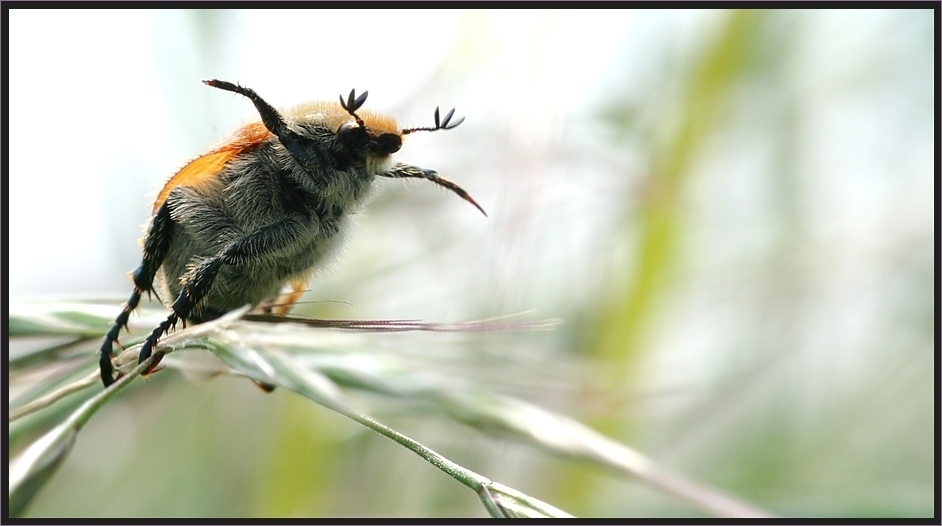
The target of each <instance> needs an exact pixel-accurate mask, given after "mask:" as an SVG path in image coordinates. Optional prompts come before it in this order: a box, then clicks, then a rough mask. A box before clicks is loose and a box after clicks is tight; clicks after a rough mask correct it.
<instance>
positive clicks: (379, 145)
mask: <svg viewBox="0 0 942 526" xmlns="http://www.w3.org/2000/svg"><path fill="white" fill-rule="evenodd" d="M373 144H374V149H375V151H376V153H378V154H381V155H389V154H391V153H396V152H398V151H399V148H402V137H400V136H398V135H396V134H394V133H384V134H382V135H380V136H379V137H377V138H376V139H375V140H374V141H373Z"/></svg>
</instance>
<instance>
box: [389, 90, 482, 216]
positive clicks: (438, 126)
mask: <svg viewBox="0 0 942 526" xmlns="http://www.w3.org/2000/svg"><path fill="white" fill-rule="evenodd" d="M454 115H455V109H454V108H452V109H451V110H449V111H448V113H447V114H446V115H445V118H444V119H442V120H439V118H438V107H437V106H436V107H435V127H434V128H433V127H423V128H409V129H407V130H402V134H403V135H408V134H410V133H414V132H417V131H438V130H450V129H452V128H456V127H457V126H458V125H459V124H461V123H462V122H464V117H461V118H460V119H458V120H457V122H454V123H450V122H451V118H452V117H454ZM481 211H482V212H483V210H481ZM485 215H487V214H485Z"/></svg>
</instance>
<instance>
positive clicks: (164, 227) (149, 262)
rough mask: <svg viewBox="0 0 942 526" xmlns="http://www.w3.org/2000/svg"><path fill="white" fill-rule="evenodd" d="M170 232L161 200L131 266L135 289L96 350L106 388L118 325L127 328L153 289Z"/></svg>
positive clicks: (167, 212)
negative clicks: (134, 265)
mask: <svg viewBox="0 0 942 526" xmlns="http://www.w3.org/2000/svg"><path fill="white" fill-rule="evenodd" d="M172 234H173V220H172V219H171V218H170V208H169V207H168V205H167V203H164V204H163V205H162V206H161V207H160V208H158V209H157V212H155V213H154V216H153V218H152V219H151V224H150V227H149V228H148V230H147V236H146V238H145V239H144V258H143V260H142V261H141V265H140V266H139V267H137V268H136V269H134V272H132V273H131V276H132V278H133V281H134V291H133V292H131V296H130V297H128V301H127V303H125V305H124V308H123V309H122V310H121V313H120V314H118V317H117V318H115V320H114V323H113V324H112V325H111V329H109V330H108V333H107V334H106V335H105V339H104V340H103V341H102V342H101V348H100V349H99V351H98V352H99V356H98V366H99V369H100V370H101V381H102V383H103V384H105V387H108V386H109V385H111V384H112V383H114V380H115V378H114V366H113V365H112V364H111V358H112V357H113V356H114V349H113V344H114V343H118V344H119V345H120V343H119V342H118V335H119V334H120V333H121V328H122V327H124V328H127V326H128V319H129V318H130V316H131V313H132V312H133V311H134V309H136V308H137V306H138V304H140V302H141V295H143V294H144V293H145V292H147V293H148V294H149V293H151V292H153V291H154V277H155V276H156V275H157V269H158V268H160V264H161V263H162V262H163V260H164V257H166V255H167V250H168V249H169V248H170V238H171V236H172Z"/></svg>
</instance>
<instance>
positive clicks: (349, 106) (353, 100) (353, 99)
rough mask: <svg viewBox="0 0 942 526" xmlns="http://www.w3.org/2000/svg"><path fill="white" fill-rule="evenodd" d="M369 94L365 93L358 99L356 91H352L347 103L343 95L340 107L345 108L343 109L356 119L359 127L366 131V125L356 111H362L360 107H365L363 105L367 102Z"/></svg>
mask: <svg viewBox="0 0 942 526" xmlns="http://www.w3.org/2000/svg"><path fill="white" fill-rule="evenodd" d="M369 94H370V92H369V91H364V92H363V94H362V95H360V96H359V97H357V96H356V90H355V89H352V90H350V95H348V96H347V101H346V102H344V100H343V95H341V96H340V105H341V106H343V109H345V110H347V113H349V114H350V115H351V116H352V117H353V118H354V119H356V121H357V125H359V126H360V127H361V128H363V129H364V130H365V129H366V124H364V123H363V119H361V118H360V116H359V115H357V113H356V111H357V110H358V109H360V106H363V103H364V102H366V97H367V95H369Z"/></svg>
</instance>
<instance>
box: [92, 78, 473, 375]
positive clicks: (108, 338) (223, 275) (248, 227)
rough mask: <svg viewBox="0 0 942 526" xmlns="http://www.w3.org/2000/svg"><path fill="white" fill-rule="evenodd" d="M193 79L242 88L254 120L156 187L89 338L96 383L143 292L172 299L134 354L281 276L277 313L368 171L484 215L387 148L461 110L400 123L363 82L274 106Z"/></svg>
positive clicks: (342, 222) (255, 301) (255, 298)
mask: <svg viewBox="0 0 942 526" xmlns="http://www.w3.org/2000/svg"><path fill="white" fill-rule="evenodd" d="M203 83H204V84H206V85H208V86H211V87H214V88H218V89H221V90H225V91H229V92H233V93H237V94H239V95H242V96H244V97H246V98H248V99H249V100H250V101H252V103H253V104H254V105H255V108H256V110H257V111H258V114H259V116H260V117H261V120H260V121H257V122H252V123H249V124H246V125H244V126H242V127H241V128H239V129H238V130H236V131H235V132H234V133H233V134H232V135H230V136H229V137H228V138H226V139H225V140H224V141H223V142H222V143H220V144H219V145H217V146H216V147H214V148H212V149H210V150H209V151H208V152H206V153H204V154H203V155H201V156H199V157H197V158H196V159H194V160H192V161H190V162H189V163H188V164H187V165H186V166H184V167H183V169H181V170H180V171H179V172H177V173H176V174H175V175H174V176H173V177H171V178H170V180H169V181H168V182H167V183H166V185H164V187H163V189H162V190H161V191H160V193H159V194H158V196H157V200H156V201H155V202H154V205H153V208H152V210H151V216H150V219H149V221H148V223H147V225H146V227H145V235H144V239H143V243H142V245H143V257H142V260H141V264H140V266H138V267H137V268H136V269H135V270H134V271H133V272H131V279H132V281H133V284H134V290H133V292H132V293H131V295H130V297H129V298H128V300H127V302H126V303H125V304H124V306H123V308H122V310H121V313H120V314H118V316H117V317H116V318H115V320H114V323H113V324H112V326H111V328H110V329H109V331H108V332H107V334H106V335H105V337H104V340H103V341H102V344H101V347H100V349H99V368H100V370H101V379H102V382H103V383H104V385H105V387H108V386H109V385H111V384H112V383H113V382H114V381H115V376H114V368H113V365H112V361H111V360H112V357H113V354H114V344H115V343H119V342H118V335H119V333H120V332H121V328H122V327H124V328H127V324H128V318H129V316H130V315H131V313H132V312H133V311H134V310H135V309H136V308H137V307H138V304H139V303H140V301H141V297H142V295H143V294H144V293H147V294H148V295H150V294H151V293H154V294H156V295H157V297H158V298H166V299H167V300H171V299H172V301H166V302H165V303H166V305H167V307H169V308H170V311H171V312H170V314H169V315H168V316H167V318H166V319H165V320H164V321H162V322H161V323H160V324H159V325H158V326H157V327H156V328H154V329H153V331H151V333H150V334H149V335H148V336H147V338H146V339H145V340H144V343H143V345H142V347H141V351H140V354H139V355H138V363H142V362H144V361H145V360H147V359H148V358H149V357H150V356H151V354H152V353H153V351H154V346H155V345H156V344H157V341H158V339H159V338H160V337H161V336H163V335H164V334H166V333H167V332H169V331H170V329H171V328H173V327H175V326H176V324H177V323H178V322H179V321H181V320H182V322H183V323H184V324H186V323H187V322H190V323H201V322H204V321H208V320H212V319H215V318H218V317H219V316H221V315H223V314H225V313H226V312H229V311H231V310H233V309H236V308H239V307H242V306H243V305H246V304H250V305H252V306H253V307H258V306H259V305H262V304H268V303H269V302H274V300H275V299H276V298H278V296H279V295H280V294H281V293H282V291H283V290H284V289H285V288H290V290H291V292H290V293H288V294H287V296H286V297H285V298H284V299H283V300H281V301H279V302H278V304H279V307H278V311H277V313H278V314H284V313H286V312H287V311H288V309H289V308H290V307H291V306H292V305H293V304H294V303H295V302H296V301H297V300H298V298H299V297H300V296H301V293H302V291H303V290H304V288H305V287H306V285H307V283H308V281H309V280H310V278H311V277H312V275H313V273H314V271H315V270H316V269H317V268H318V264H319V263H320V262H322V261H323V259H324V257H325V256H326V255H328V254H329V253H330V252H331V251H332V249H333V248H335V246H336V245H337V243H338V242H339V240H340V238H341V234H342V233H343V232H344V230H345V227H346V222H347V217H348V215H349V214H350V212H351V211H353V210H356V209H357V206H358V205H359V204H360V203H361V202H362V201H363V200H364V198H365V197H366V196H367V194H368V191H369V189H370V186H371V184H372V182H373V181H374V180H375V178H376V177H390V178H420V179H427V180H429V181H432V182H433V183H435V184H438V185H440V186H443V187H445V188H447V189H449V190H451V191H452V192H454V193H456V194H458V195H459V196H460V197H462V198H463V199H465V200H466V201H468V202H469V203H471V204H472V205H474V206H475V207H477V209H478V210H480V211H481V213H483V214H484V215H485V216H486V215H487V214H486V213H485V212H484V209H483V208H481V206H480V205H479V204H478V203H477V202H476V201H475V200H474V199H473V198H472V197H471V196H470V195H469V194H468V193H467V192H465V191H464V189H462V188H461V187H460V186H458V185H457V184H455V183H453V182H451V181H449V180H447V179H444V178H442V177H439V176H438V174H437V173H436V172H435V171H434V170H427V169H423V168H419V167H416V166H412V165H409V164H405V163H402V162H398V161H395V160H393V158H392V154H394V153H396V152H397V151H399V149H400V148H401V147H402V142H403V139H404V137H405V136H406V135H409V134H411V133H415V132H418V131H438V130H450V129H453V128H455V127H456V126H458V125H459V124H461V123H462V122H463V121H464V118H461V119H457V120H455V121H454V122H452V118H453V116H454V112H455V110H454V109H452V110H451V111H449V112H448V113H447V114H446V115H445V116H444V118H440V114H439V109H438V108H436V109H435V114H434V117H435V125H434V126H430V127H420V128H408V129H401V128H399V127H398V125H397V124H396V121H395V120H394V119H392V118H391V117H388V116H385V115H382V114H379V113H375V112H370V111H360V109H361V107H362V106H363V104H364V103H365V102H366V98H367V95H368V94H369V92H363V93H362V94H361V95H359V96H357V94H356V91H355V90H351V91H350V94H349V95H348V96H347V98H346V99H344V97H343V95H341V96H340V103H339V104H337V103H336V102H314V103H309V104H302V105H299V106H296V107H294V108H292V109H290V110H286V111H279V110H277V109H275V108H274V107H272V106H271V105H270V104H268V103H267V102H266V101H265V100H264V99H262V97H260V96H259V95H258V94H257V93H256V92H255V91H254V90H252V89H249V88H246V87H243V86H240V85H238V84H234V83H231V82H226V81H221V80H204V81H203ZM158 291H159V292H158ZM119 345H120V343H119ZM159 360H160V357H159V356H158V358H157V359H156V360H155V361H154V362H153V363H152V365H151V366H150V367H149V368H148V370H147V371H146V372H145V374H147V373H150V372H153V370H154V368H155V367H156V365H157V362H159Z"/></svg>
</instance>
